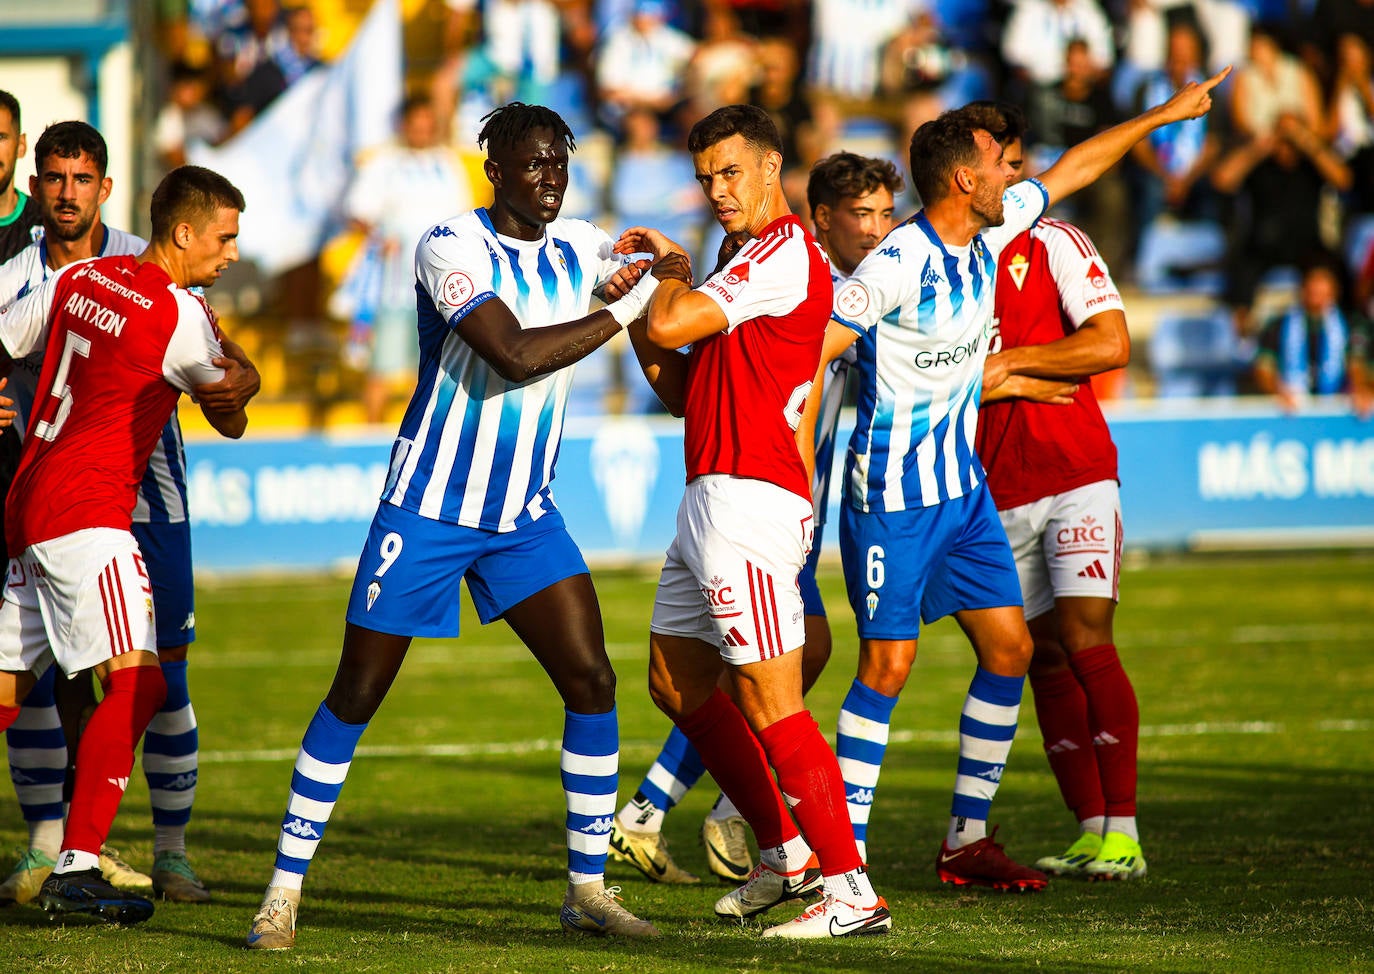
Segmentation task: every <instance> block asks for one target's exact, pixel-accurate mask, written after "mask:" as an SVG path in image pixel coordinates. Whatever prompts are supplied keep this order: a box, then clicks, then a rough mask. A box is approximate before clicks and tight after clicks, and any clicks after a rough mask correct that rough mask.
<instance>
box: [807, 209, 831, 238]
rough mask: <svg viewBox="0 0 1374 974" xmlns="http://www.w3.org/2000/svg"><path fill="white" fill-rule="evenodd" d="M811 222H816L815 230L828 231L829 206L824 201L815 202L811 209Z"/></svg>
mask: <svg viewBox="0 0 1374 974" xmlns="http://www.w3.org/2000/svg"><path fill="white" fill-rule="evenodd" d="M811 222H812V223H814V224H816V229H817V230H823V231H829V229H830V206H829V204H826V203H817V204H816V208H815V209H814V210H812V211H811Z"/></svg>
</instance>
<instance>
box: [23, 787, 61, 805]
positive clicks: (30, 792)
mask: <svg viewBox="0 0 1374 974" xmlns="http://www.w3.org/2000/svg"><path fill="white" fill-rule="evenodd" d="M14 796H15V797H16V798H18V799H19V804H21V805H56V804H57V803H58V802H60V801H61V800H62V782H60V781H59V782H57V783H56V784H52V785H15V786H14Z"/></svg>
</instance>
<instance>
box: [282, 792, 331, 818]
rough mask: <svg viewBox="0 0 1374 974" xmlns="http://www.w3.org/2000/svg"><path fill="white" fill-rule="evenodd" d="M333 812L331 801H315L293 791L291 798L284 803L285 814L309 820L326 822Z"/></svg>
mask: <svg viewBox="0 0 1374 974" xmlns="http://www.w3.org/2000/svg"><path fill="white" fill-rule="evenodd" d="M333 813H334V803H333V802H321V801H316V800H315V799H313V798H306V797H305V796H304V795H298V794H296V793H295V792H294V791H293V792H292V793H291V800H290V801H288V802H287V803H286V814H287V815H295V816H296V817H297V818H303V819H306V820H307V821H310V822H320V823H324V822H328V821H329V816H330V815H332V814H333Z"/></svg>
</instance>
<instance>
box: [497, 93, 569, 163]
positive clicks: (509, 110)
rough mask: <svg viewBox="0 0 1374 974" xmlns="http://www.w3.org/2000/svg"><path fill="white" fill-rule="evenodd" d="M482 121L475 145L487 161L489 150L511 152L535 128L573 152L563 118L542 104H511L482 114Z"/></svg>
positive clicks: (514, 102) (517, 102) (566, 125)
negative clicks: (484, 154)
mask: <svg viewBox="0 0 1374 974" xmlns="http://www.w3.org/2000/svg"><path fill="white" fill-rule="evenodd" d="M482 122H483V124H482V131H480V132H478V133H477V146H478V148H483V147H485V148H486V150H487V158H491V153H492V150H493V149H494V150H496V151H498V152H501V151H506V150H510V149H513V148H514V147H515V146H516V145H517V144H519V143H520V142H523V141H524V140H525V139H527V138H529V136H530V133H531V132H534V131H537V130H539V129H548V130H549V131H551V132H553V136H554V138H555V139H562V140H563V144H564V145H566V146H567V147H568V151H569V152H575V151H576V150H577V139H576V138H574V137H573V133H572V129H570V128H568V123H567V122H565V121H563V116H562V115H559V114H558V113H557V112H556V111H554V110H553V109H552V108H545V107H544V106H543V105H527V104H525V103H524V102H522V101H513V102H510V103H509V104H506V105H502V106H501V107H500V108H497V109H495V110H494V111H490V112H488V113H487V114H485V115H483V116H482Z"/></svg>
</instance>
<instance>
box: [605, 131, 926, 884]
mask: <svg viewBox="0 0 1374 974" xmlns="http://www.w3.org/2000/svg"><path fill="white" fill-rule="evenodd" d="M901 188H902V177H901V175H900V174H898V172H897V169H896V167H895V166H893V165H892V163H890V162H888V161H887V160H886V159H869V158H865V157H863V156H859V155H855V154H854V153H852V152H838V153H835V154H834V155H832V156H829V157H827V158H825V159H822V160H821V161H819V162H817V163H816V165H815V166H813V167H812V168H811V174H810V177H809V179H808V181H807V187H806V195H807V203H808V204H809V205H810V208H811V218H812V221H813V222H814V224H815V234H816V241H817V243H819V244H820V245H821V248H822V249H823V250H824V251H825V254H826V256H827V257H828V258H829V259H830V281H831V285H832V286H833V287H839V286H840V284H841V283H843V282H844V281H845V280H847V279H848V278H849V275H850V274H851V273H853V271H854V268H855V267H857V266H858V264H859V261H861V260H863V258H864V257H865V256H866V255H867V254H868V252H869V251H871V250H873V249H874V248H875V247H877V246H878V243H879V241H881V240H882V239H883V237H885V236H887V232H888V230H890V229H891V228H892V210H893V207H894V200H893V194H894V193H896V192H898V191H899V190H900V189H901ZM732 242H733V241H732ZM736 250H737V248H735V249H734V250H731V252H730V256H733V254H734V253H735V252H736ZM851 361H852V356H843V357H841V358H838V359H836V360H835V361H834V362H832V363H831V366H830V370H829V374H827V376H826V378H825V391H824V393H823V395H822V405H821V417H820V420H819V421H818V423H817V425H816V448H815V470H814V473H813V476H812V483H811V497H812V513H813V516H814V518H815V521H814V523H815V533H814V536H813V538H812V542H811V554H810V555H809V556H807V559H806V564H805V565H804V566H803V568H802V572H801V575H800V576H799V578H798V580H797V581H798V584H799V585H800V586H801V595H802V607H803V611H804V613H805V616H804V618H803V622H804V627H805V633H806V641H805V644H804V645H803V647H802V692H803V694H805V693H806V691H808V690H810V689H811V687H812V686H813V685H814V684H815V682H816V680H817V679H818V678H819V677H820V675H821V671H822V670H824V669H825V665H826V662H827V661H828V660H829V659H830V649H831V636H830V623H829V621H828V620H827V618H826V613H825V603H824V602H823V601H822V599H821V593H820V589H819V588H818V587H817V585H816V561H817V559H818V557H819V555H820V550H821V531H822V528H823V527H824V525H825V516H826V506H827V503H826V502H827V499H828V498H829V496H830V469H831V461H832V460H833V458H834V452H835V432H836V427H838V425H839V421H840V407H841V405H842V403H843V400H844V390H845V381H846V379H847V377H848V369H849V365H850V363H851ZM704 770H705V767H704V765H702V763H701V757H700V756H699V755H698V754H697V752H696V749H695V748H693V747H692V745H691V742H690V741H688V740H687V738H686V737H685V736H683V734H682V731H680V730H678V729H677V728H676V727H674V728H673V730H672V732H671V733H669V735H668V740H667V741H666V742H665V743H664V745H663V750H662V751H661V752H659V755H658V758H657V759H656V760H655V761H654V763H653V766H652V767H651V768H650V769H649V773H648V775H646V776H645V778H644V781H643V783H641V784H640V786H639V789H638V790H637V791H636V792H635V794H634V798H632V799H631V800H630V802H629V803H628V804H626V805H625V807H624V808H622V809H621V810H620V812H619V814H618V815H617V816H616V823H615V828H614V829H613V830H612V831H611V857H612V858H614V859H617V860H619V861H622V862H628V863H630V864H631V865H633V866H634V867H635V868H636V869H638V870H639V871H640V872H642V873H643V874H644V875H645V876H647V877H648V878H649V879H650V880H652V881H654V882H659V883H695V882H697V877H695V876H693V875H692V874H691V873H689V872H687V871H686V870H684V869H682V868H680V867H679V866H678V865H677V864H676V863H675V862H673V859H672V856H671V855H670V854H669V853H668V847H667V842H666V840H665V839H664V838H663V832H662V828H663V819H664V816H665V815H666V814H667V813H668V812H669V811H670V810H671V809H672V808H673V806H674V805H676V804H677V803H678V802H679V801H681V799H682V796H683V795H684V794H686V793H687V791H688V790H689V789H690V788H691V787H692V786H693V785H694V784H695V783H696V781H697V779H698V778H700V777H701V775H702V773H703V772H704ZM747 835H748V830H747V827H746V823H745V820H744V817H743V816H741V815H740V814H739V811H738V810H737V809H736V808H735V806H734V804H733V803H732V802H731V801H730V799H729V798H728V797H727V796H726V795H725V793H724V792H722V793H721V794H720V796H719V797H718V798H717V799H716V803H715V805H714V806H712V808H711V812H710V814H709V815H708V816H707V817H706V821H705V822H703V823H702V826H701V841H702V845H703V846H704V847H705V849H706V863H707V866H708V868H709V869H710V870H711V872H712V873H714V874H715V875H716V876H718V877H720V878H721V879H723V880H727V881H734V882H743V881H744V880H746V879H748V878H749V873H750V872H751V871H752V870H753V868H754V863H753V860H752V859H751V857H750V854H749V842H748V837H747ZM858 838H859V839H860V841H862V838H863V836H862V833H860V834H859V835H858Z"/></svg>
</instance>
